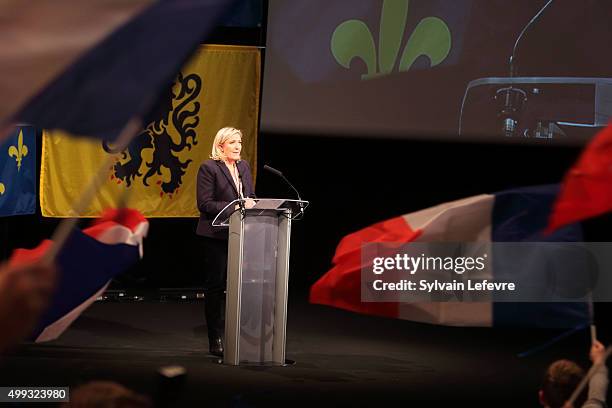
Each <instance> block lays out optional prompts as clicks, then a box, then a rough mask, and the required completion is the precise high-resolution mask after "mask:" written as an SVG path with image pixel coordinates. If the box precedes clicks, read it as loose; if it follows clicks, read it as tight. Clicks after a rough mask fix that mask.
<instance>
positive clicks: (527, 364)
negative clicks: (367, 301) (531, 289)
mask: <svg viewBox="0 0 612 408" xmlns="http://www.w3.org/2000/svg"><path fill="white" fill-rule="evenodd" d="M288 316H289V318H288V326H287V336H288V340H287V358H289V359H292V360H295V361H296V363H295V364H294V365H292V366H287V367H231V366H224V365H220V364H217V362H216V361H217V359H215V358H213V357H212V356H210V355H208V353H207V350H208V344H207V340H206V327H205V326H204V303H203V302H201V301H193V302H184V303H180V302H176V301H175V302H165V303H161V302H146V301H143V302H136V303H130V302H97V303H95V304H94V305H93V306H92V307H91V308H90V309H88V310H87V311H86V312H85V313H84V315H83V316H81V317H80V318H79V319H78V320H77V321H76V322H75V323H74V325H73V326H72V327H71V328H70V329H69V330H68V331H67V332H66V333H65V334H64V335H63V336H62V337H61V338H60V339H58V340H56V341H53V342H49V343H45V344H26V345H23V346H22V347H21V348H19V349H18V350H15V351H13V352H10V353H9V354H8V355H6V356H4V358H3V359H2V360H1V363H0V368H1V369H0V385H2V386H67V385H68V386H71V387H74V386H76V385H78V384H80V383H83V382H86V381H90V380H94V379H106V380H109V379H110V380H115V381H118V382H120V383H122V384H124V385H126V386H128V387H130V388H133V389H135V390H137V391H139V392H142V393H146V394H149V395H150V396H152V397H153V398H155V399H157V400H158V401H166V400H168V399H170V400H173V401H174V403H173V404H172V405H170V406H176V407H192V406H193V407H195V406H206V407H216V406H221V407H259V406H266V407H268V406H270V405H271V404H274V405H281V404H287V405H289V406H310V407H312V406H316V407H317V408H318V407H326V406H330V407H331V406H334V407H337V406H351V407H354V406H381V405H383V406H387V405H399V404H402V405H404V404H407V405H405V406H422V405H425V404H427V405H428V406H448V405H449V404H451V403H452V404H457V403H470V405H471V406H489V407H490V406H498V407H499V406H518V404H520V406H534V407H535V406H537V405H538V404H537V390H538V386H539V383H540V380H541V377H542V374H543V371H544V369H545V367H546V365H547V364H549V363H550V362H551V361H553V360H555V359H558V358H562V357H563V358H572V359H577V360H578V359H580V360H579V361H581V363H583V364H587V360H586V357H587V353H588V347H589V338H588V333H586V332H578V333H575V334H573V335H571V336H568V337H567V338H565V339H564V340H562V341H559V342H557V343H555V344H554V345H552V346H550V347H548V348H546V349H544V350H542V351H539V352H536V353H535V354H532V355H530V356H529V357H518V356H517V355H518V354H519V353H521V352H524V351H526V350H529V349H531V348H533V347H536V346H538V345H542V344H544V343H546V342H547V341H548V340H550V339H551V338H553V337H554V336H556V335H558V334H560V333H561V331H554V330H533V329H485V328H451V327H441V326H431V325H425V324H418V323H412V322H407V321H400V320H392V319H384V318H377V317H370V316H361V315H357V314H353V313H349V312H344V311H341V310H336V309H332V308H328V307H323V306H316V305H310V304H308V303H306V302H305V301H300V300H293V301H291V302H290V304H289V315H288ZM169 365H180V366H183V367H185V368H186V370H187V375H186V377H185V378H184V381H183V382H182V383H181V382H175V383H173V382H170V381H163V380H162V379H161V377H160V376H159V375H158V374H157V370H158V369H159V368H160V367H163V366H169ZM38 406H40V405H38Z"/></svg>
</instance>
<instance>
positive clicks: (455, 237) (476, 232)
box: [310, 186, 590, 327]
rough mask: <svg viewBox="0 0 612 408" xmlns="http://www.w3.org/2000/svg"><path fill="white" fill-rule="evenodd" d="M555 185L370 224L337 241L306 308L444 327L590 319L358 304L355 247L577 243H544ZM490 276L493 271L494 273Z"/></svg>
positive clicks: (555, 308)
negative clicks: (329, 308)
mask: <svg viewBox="0 0 612 408" xmlns="http://www.w3.org/2000/svg"><path fill="white" fill-rule="evenodd" d="M557 191H558V188H557V187H556V186H542V187H532V188H525V189H519V190H510V191H504V192H500V193H497V194H483V195H479V196H475V197H470V198H466V199H463V200H458V201H453V202H449V203H445V204H441V205H438V206H435V207H431V208H428V209H425V210H421V211H417V212H414V213H410V214H406V215H403V216H401V217H396V218H392V219H390V220H387V221H384V222H381V223H378V224H375V225H372V226H370V227H367V228H365V229H362V230H360V231H357V232H355V233H352V234H349V235H347V236H346V237H344V238H343V239H342V241H341V242H340V244H339V245H338V248H337V249H336V254H335V256H334V258H333V261H332V262H333V264H334V266H333V268H332V269H331V270H330V271H329V272H327V273H326V274H325V275H323V276H322V277H321V278H320V279H319V280H318V281H317V282H316V283H315V284H314V285H313V286H312V288H311V291H310V301H311V302H312V303H318V304H323V305H329V306H334V307H338V308H341V309H346V310H350V311H353V312H357V313H364V314H373V315H379V316H386V317H393V318H398V319H405V320H413V321H419V322H425V323H434V324H443V325H451V326H544V327H575V326H577V325H579V324H583V323H585V322H588V321H589V319H590V312H589V305H588V304H585V303H495V302H488V303H487V302H479V303H475V302H474V303H467V302H429V303H408V302H362V301H361V290H360V289H361V282H360V279H361V273H360V272H361V268H362V266H363V265H362V258H361V248H362V245H363V244H365V243H369V242H536V241H548V242H551V241H552V242H554V241H580V240H581V238H582V231H581V228H580V227H579V226H578V225H570V226H567V227H565V228H562V229H560V230H559V231H557V232H556V233H555V234H553V235H550V236H544V235H543V234H542V231H543V229H544V227H545V226H546V221H547V218H548V214H549V212H550V206H551V204H552V200H553V199H554V197H555V194H556V193H557ZM493 273H494V271H493Z"/></svg>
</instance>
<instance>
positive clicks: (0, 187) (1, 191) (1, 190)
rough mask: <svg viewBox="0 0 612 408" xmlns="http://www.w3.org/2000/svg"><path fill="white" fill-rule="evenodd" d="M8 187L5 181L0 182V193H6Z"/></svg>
mask: <svg viewBox="0 0 612 408" xmlns="http://www.w3.org/2000/svg"><path fill="white" fill-rule="evenodd" d="M5 191H6V188H5V187H4V183H0V195H4V192H5Z"/></svg>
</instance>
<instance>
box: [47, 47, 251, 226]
mask: <svg viewBox="0 0 612 408" xmlns="http://www.w3.org/2000/svg"><path fill="white" fill-rule="evenodd" d="M260 68H261V62H260V52H259V50H258V49H257V48H255V47H241V46H240V47H239V46H225V45H206V46H202V47H200V49H199V50H198V51H196V53H195V54H194V56H193V58H192V59H191V60H190V62H189V63H188V64H187V65H186V66H185V67H184V68H183V70H182V71H181V73H180V74H179V75H178V77H177V79H176V81H175V83H174V86H173V88H172V92H171V93H170V92H169V93H168V95H167V97H166V100H165V101H164V102H165V106H166V107H165V108H164V111H163V112H161V113H160V118H159V119H158V120H155V121H154V122H151V123H149V124H148V125H147V126H146V127H145V129H144V130H143V131H142V132H141V133H140V134H139V135H137V136H136V137H135V139H134V140H133V141H132V143H131V144H130V146H129V147H128V149H126V150H125V151H124V152H122V153H121V154H119V155H118V156H117V159H116V161H115V164H114V165H113V166H112V167H110V168H109V169H108V176H107V177H106V182H105V184H104V185H103V186H102V188H101V189H100V190H99V191H98V194H97V195H96V198H95V199H94V200H93V202H92V203H91V204H90V205H89V207H88V208H87V210H86V211H85V212H84V213H82V214H79V216H81V217H96V216H98V215H100V213H101V212H102V211H103V210H104V209H106V208H109V207H114V206H116V205H117V203H118V200H119V197H121V196H122V195H123V193H125V190H126V189H127V190H128V191H127V195H126V197H127V206H128V207H131V208H136V209H138V210H140V211H141V212H142V213H143V214H144V215H145V216H147V217H195V216H198V215H199V213H198V209H197V207H196V197H195V193H196V177H197V173H198V168H199V166H200V164H201V163H202V162H203V161H204V160H206V159H208V158H209V156H210V153H211V148H212V141H213V138H214V136H215V134H216V133H217V130H219V129H220V128H222V127H225V126H233V127H236V128H238V129H241V130H242V133H243V140H242V142H243V144H242V157H243V158H244V159H246V160H248V161H249V163H250V164H251V168H252V169H256V168H257V129H258V126H257V121H258V114H259V92H260V89H259V84H260V72H261V70H260ZM112 153H114V150H113V146H112V145H107V144H103V142H101V141H100V140H94V139H89V138H75V137H71V136H70V135H68V134H65V133H62V132H59V131H45V132H44V133H43V147H42V163H41V177H40V192H41V193H40V206H41V209H42V214H43V215H44V216H46V217H69V216H73V215H72V214H71V212H70V211H71V208H72V204H73V203H75V202H76V201H77V199H78V197H79V196H80V194H81V193H82V192H83V191H84V189H85V188H86V186H87V184H88V183H89V182H90V180H91V177H92V176H93V175H94V174H95V173H96V172H97V171H98V169H99V166H100V165H101V164H102V163H103V162H104V161H105V160H106V158H107V157H108V155H109V154H112Z"/></svg>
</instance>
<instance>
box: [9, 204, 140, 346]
mask: <svg viewBox="0 0 612 408" xmlns="http://www.w3.org/2000/svg"><path fill="white" fill-rule="evenodd" d="M148 228H149V223H148V221H147V220H146V219H145V218H144V217H143V216H142V215H141V214H140V213H139V212H137V211H134V210H128V209H122V210H113V211H108V212H107V213H105V214H104V216H103V217H102V218H100V219H99V220H97V221H96V222H95V223H94V225H93V226H91V227H89V228H87V229H85V230H83V231H80V230H74V231H73V232H72V235H71V236H70V238H69V239H68V241H67V242H66V244H65V245H64V247H63V249H62V250H61V251H60V253H59V255H58V258H57V265H58V271H59V276H58V282H57V289H56V291H55V293H54V296H53V298H52V299H51V301H50V304H49V307H48V309H47V311H46V313H45V314H44V315H43V316H42V318H41V321H40V323H39V325H38V327H37V328H36V330H35V332H34V334H33V336H32V339H33V340H35V341H37V342H40V341H48V340H53V339H55V338H57V337H58V336H59V335H60V334H61V333H62V332H63V331H64V330H66V329H67V328H68V326H70V324H71V323H72V322H73V321H74V320H75V319H76V318H77V317H78V316H79V315H80V314H81V313H82V312H83V311H84V310H85V309H87V307H89V305H91V304H92V303H93V302H94V301H95V300H96V298H97V297H98V296H99V295H101V294H102V293H103V292H104V290H105V289H106V287H107V285H108V284H109V283H110V281H111V279H112V278H113V277H114V276H116V275H118V274H120V273H121V272H123V271H125V270H126V269H127V268H128V267H130V266H131V265H133V264H134V263H136V262H137V261H138V260H139V259H140V258H141V257H142V255H143V250H142V241H143V238H144V237H145V236H146V234H147V231H148ZM50 244H51V241H49V240H46V241H43V242H42V243H41V244H40V245H39V246H38V247H36V248H34V249H18V250H16V251H15V252H14V253H13V256H12V257H11V259H10V261H9V262H10V264H20V263H27V262H32V261H36V260H39V259H41V258H42V256H43V255H44V254H45V251H46V250H47V249H48V248H49V246H50Z"/></svg>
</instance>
